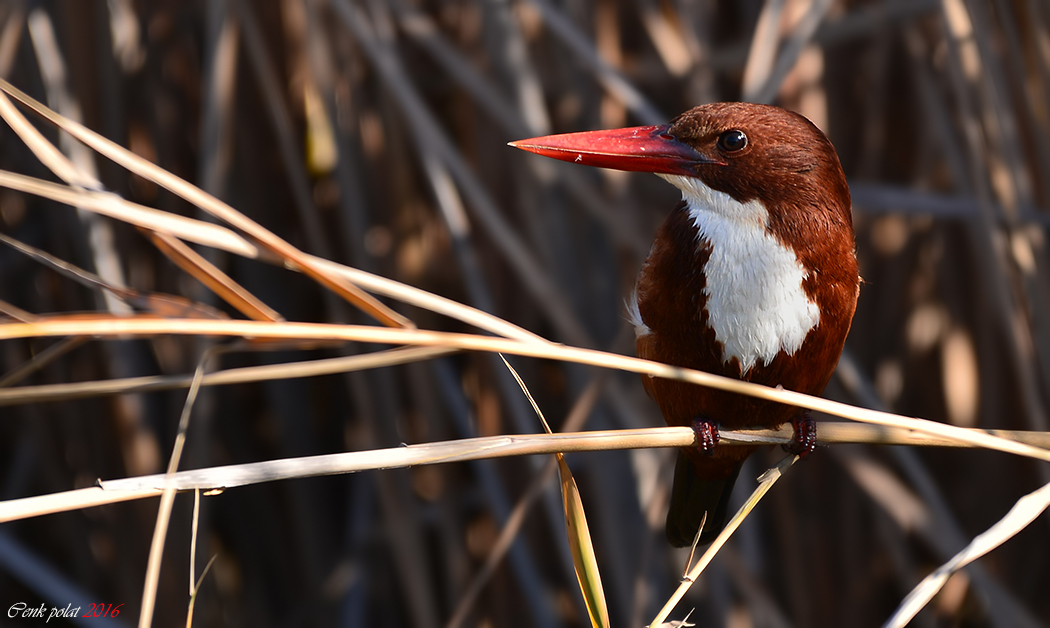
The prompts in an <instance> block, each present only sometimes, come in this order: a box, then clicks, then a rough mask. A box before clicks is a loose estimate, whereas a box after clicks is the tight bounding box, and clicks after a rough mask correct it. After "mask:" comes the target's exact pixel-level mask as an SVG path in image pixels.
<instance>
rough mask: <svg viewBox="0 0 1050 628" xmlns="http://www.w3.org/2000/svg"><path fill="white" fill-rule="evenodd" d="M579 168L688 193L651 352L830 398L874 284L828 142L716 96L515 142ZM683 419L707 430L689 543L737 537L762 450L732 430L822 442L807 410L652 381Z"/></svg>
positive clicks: (676, 524) (649, 306)
mask: <svg viewBox="0 0 1050 628" xmlns="http://www.w3.org/2000/svg"><path fill="white" fill-rule="evenodd" d="M511 145H512V146H515V147H517V148H521V149H523V150H527V151H531V152H534V153H538V154H540V155H545V156H547V157H553V158H555V159H561V160H564V161H571V162H575V163H579V164H584V165H590V166H598V167H602V168H614V169H617V170H629V171H634V172H653V173H656V174H657V175H658V176H660V177H661V178H663V179H665V180H667V181H668V182H670V183H671V184H673V185H674V186H676V187H677V188H679V189H680V190H681V191H682V201H681V202H680V203H679V204H678V205H677V207H675V208H674V210H673V211H672V212H671V214H670V216H668V217H667V220H666V221H665V222H664V224H663V226H662V227H660V229H659V231H658V232H657V234H656V239H655V240H654V241H653V245H652V248H651V249H650V251H649V256H648V258H647V259H646V260H645V263H644V265H643V266H642V269H641V272H640V273H639V275H638V283H637V286H636V288H635V292H634V295H633V296H632V298H631V301H630V303H629V305H628V313H629V316H630V318H631V322H632V323H633V324H634V327H635V334H636V336H637V351H638V356H639V357H642V358H646V359H649V360H655V361H658V362H664V363H667V364H671V365H674V366H681V367H686V368H691V369H698V370H701V371H707V372H709V373H715V374H718V375H725V376H728V377H734V378H738V379H741V380H746V381H751V382H756V383H759V384H765V385H767V386H783V387H784V388H786V389H788V390H794V391H797V392H801V393H806V394H811V395H816V394H820V392H821V391H822V390H823V389H824V386H825V385H826V384H827V382H828V380H829V379H830V378H831V374H832V372H833V371H834V370H835V365H836V364H837V362H838V359H839V355H840V354H841V353H842V346H843V343H844V342H845V340H846V334H847V333H848V332H849V328H850V323H851V321H852V320H853V312H854V310H855V308H856V304H857V296H858V293H859V289H860V276H859V275H858V272H857V258H856V254H855V250H854V239H853V221H852V215H851V206H850V195H849V187H848V186H847V184H846V177H845V175H844V174H843V172H842V167H841V166H840V165H839V159H838V155H837V154H836V153H835V149H834V147H833V146H832V145H831V142H830V141H828V139H827V137H826V136H825V135H824V133H822V132H821V131H820V130H819V129H818V128H817V127H816V126H814V125H813V123H811V122H810V121H809V120H807V119H806V118H804V117H803V116H801V115H799V114H797V113H793V112H790V111H787V110H785V109H781V108H779V107H773V106H769V105H757V104H749V103H715V104H709V105H702V106H699V107H696V108H694V109H691V110H690V111H687V112H685V113H683V114H682V115H680V116H678V117H677V118H675V119H674V120H673V121H672V122H671V123H670V124H664V125H658V126H647V127H633V128H627V129H616V130H611V131H592V132H584V133H569V134H564V135H551V136H547V137H537V138H533V139H527V140H520V141H517V142H512V143H511ZM643 383H644V385H645V389H646V391H647V392H648V393H649V395H650V396H651V397H652V398H653V399H654V400H655V401H656V403H657V404H658V405H659V406H660V411H661V412H662V413H663V416H664V419H665V420H666V421H667V424H668V425H686V426H692V427H693V429H694V430H695V431H696V434H697V442H698V446H697V447H690V448H687V449H682V450H680V453H679V455H678V463H677V467H676V468H675V477H674V488H673V489H672V493H671V505H670V509H669V511H668V513H667V538H668V540H669V541H670V542H671V543H672V544H673V545H675V546H676V547H683V546H688V545H690V544H691V543H692V542H693V540H694V538H695V537H696V534H697V531H698V529H699V528H700V524H701V521H704V520H705V515H706V523H705V524H704V529H703V533H702V534H701V536H700V539H699V540H700V543H707V542H710V541H711V540H713V539H714V537H715V536H716V535H717V534H718V533H719V532H720V531H721V530H722V528H723V526H724V522H725V517H726V511H727V508H728V503H729V495H730V493H731V491H732V487H733V483H734V482H735V481H736V477H737V475H738V474H739V472H740V467H741V466H742V465H743V462H744V460H745V459H746V458H747V457H748V456H749V455H750V454H751V452H752V451H753V450H754V449H755V447H749V446H734V447H725V446H723V447H717V444H718V429H719V428H720V427H721V428H724V429H729V430H733V429H748V428H772V427H778V426H780V425H782V424H784V423H786V422H788V421H791V422H792V424H793V426H794V434H795V436H794V442H793V446H792V448H791V449H792V450H793V451H795V452H797V453H800V454H808V453H809V452H811V451H812V450H813V449H814V448H815V447H816V433H815V428H814V424H813V422H812V420H811V419H810V418H809V417H808V415H807V414H805V413H804V412H802V411H801V410H800V409H799V408H796V407H792V406H787V405H783V404H779V403H774V402H770V401H764V400H761V399H756V398H753V397H747V396H743V395H738V394H733V393H728V392H723V391H719V390H715V389H713V388H706V387H702V386H696V385H693V384H687V383H684V382H679V381H673V380H668V379H660V378H651V377H645V378H644V379H643Z"/></svg>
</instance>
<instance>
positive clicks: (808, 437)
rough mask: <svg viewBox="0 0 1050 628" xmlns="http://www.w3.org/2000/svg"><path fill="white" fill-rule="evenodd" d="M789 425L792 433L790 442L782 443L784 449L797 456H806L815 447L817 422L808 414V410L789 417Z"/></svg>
mask: <svg viewBox="0 0 1050 628" xmlns="http://www.w3.org/2000/svg"><path fill="white" fill-rule="evenodd" d="M791 427H792V428H793V432H794V434H793V435H792V437H791V442H790V443H788V444H787V445H784V450H785V451H787V452H788V453H789V454H794V455H796V456H798V457H799V458H807V457H809V455H810V454H812V453H813V452H814V451H816V449H817V424H816V422H814V421H813V419H812V418H810V416H809V412H802V413H801V414H799V415H798V416H796V417H795V418H793V419H791Z"/></svg>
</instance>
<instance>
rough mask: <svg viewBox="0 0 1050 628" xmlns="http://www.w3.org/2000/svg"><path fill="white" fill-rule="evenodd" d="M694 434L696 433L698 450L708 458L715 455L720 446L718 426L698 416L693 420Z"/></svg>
mask: <svg viewBox="0 0 1050 628" xmlns="http://www.w3.org/2000/svg"><path fill="white" fill-rule="evenodd" d="M693 432H695V433H696V448H697V449H699V450H700V453H703V454H706V455H708V456H710V455H713V454H714V453H715V445H717V444H718V426H717V425H715V424H714V422H712V421H709V420H708V419H706V418H704V417H702V416H698V417H696V418H695V419H693Z"/></svg>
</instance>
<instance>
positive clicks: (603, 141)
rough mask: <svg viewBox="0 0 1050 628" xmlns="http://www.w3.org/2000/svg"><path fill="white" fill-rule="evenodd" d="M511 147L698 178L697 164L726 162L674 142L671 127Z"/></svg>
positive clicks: (557, 137) (575, 135)
mask: <svg viewBox="0 0 1050 628" xmlns="http://www.w3.org/2000/svg"><path fill="white" fill-rule="evenodd" d="M510 145H511V146H513V147H515V148H520V149H522V150H527V151H529V152H530V153H536V154H537V155H543V156H544V157H551V158H553V159H560V160H562V161H571V162H573V163H578V164H584V165H586V166H597V167H599V168H612V169H614V170H628V171H630V172H659V173H662V174H680V175H685V176H696V174H697V173H696V166H697V165H700V164H722V163H723V162H720V161H718V160H714V159H711V158H709V157H706V156H704V155H702V154H700V153H699V152H697V151H696V150H694V149H693V148H692V147H691V146H689V145H688V144H685V143H684V142H680V141H678V140H677V139H675V137H674V136H673V135H671V133H670V125H668V124H661V125H659V126H636V127H629V128H626V129H612V130H609V131H585V132H583V133H564V134H562V135H547V136H544V137H534V138H531V139H527V140H518V141H516V142H511V143H510ZM723 165H724V164H723Z"/></svg>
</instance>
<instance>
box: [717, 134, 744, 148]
mask: <svg viewBox="0 0 1050 628" xmlns="http://www.w3.org/2000/svg"><path fill="white" fill-rule="evenodd" d="M745 146H747V136H746V135H744V132H743V131H740V130H737V129H733V130H732V131H726V132H725V133H723V134H722V135H720V136H719V138H718V148H719V149H721V150H723V151H725V152H727V153H734V152H736V151H738V150H742V149H743V148H744V147H745Z"/></svg>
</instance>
